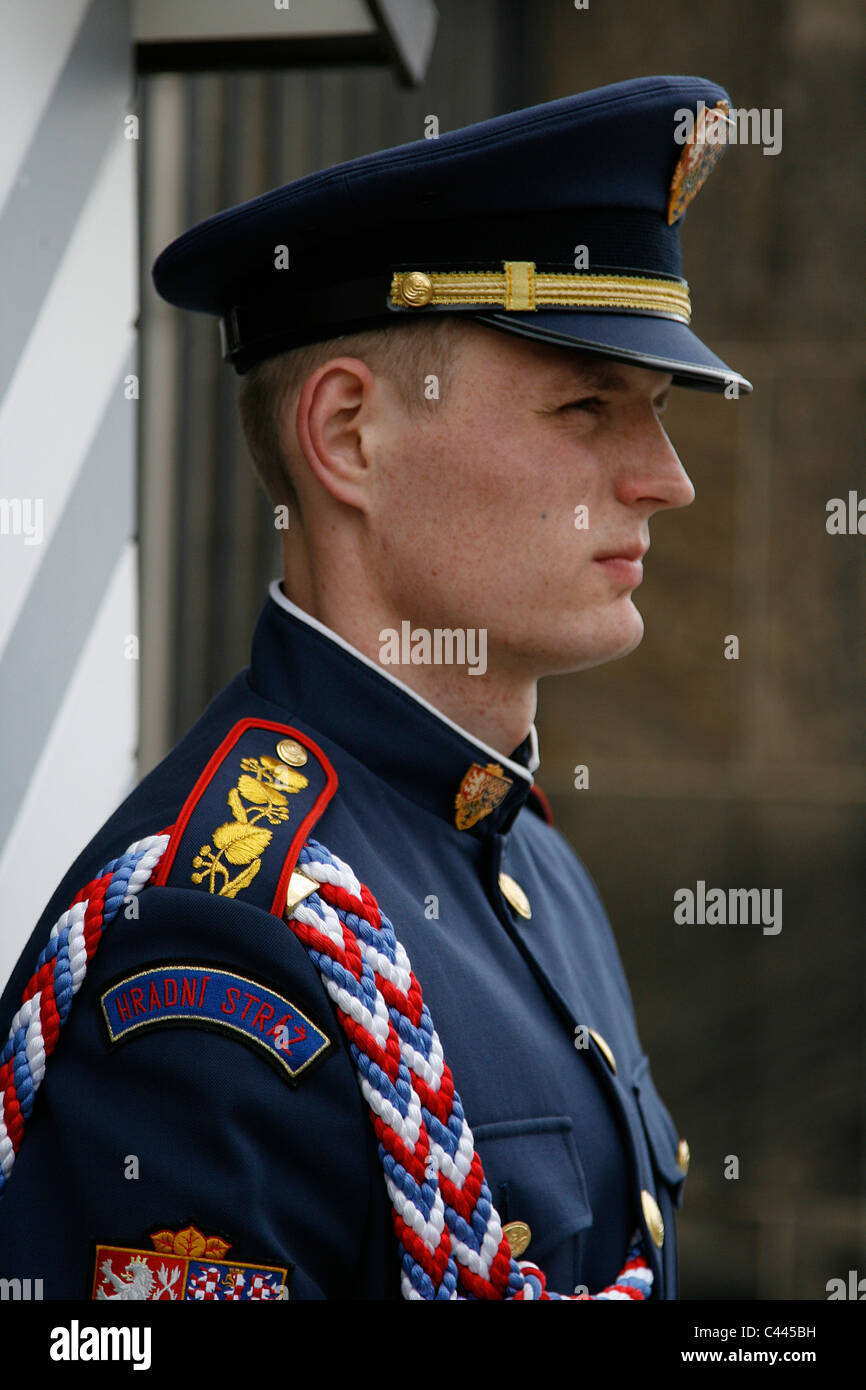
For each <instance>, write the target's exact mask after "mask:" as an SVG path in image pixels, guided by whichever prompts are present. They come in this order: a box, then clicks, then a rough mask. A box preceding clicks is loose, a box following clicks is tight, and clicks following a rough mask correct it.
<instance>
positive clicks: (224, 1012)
mask: <svg viewBox="0 0 866 1390" xmlns="http://www.w3.org/2000/svg"><path fill="white" fill-rule="evenodd" d="M101 1003H102V1016H103V1018H104V1020H105V1028H106V1032H107V1034H108V1040H109V1043H110V1044H111V1045H112V1046H116V1045H117V1044H118V1043H122V1042H124V1041H126V1040H127V1039H128V1038H130V1037H132V1036H134V1035H135V1034H137V1033H140V1032H141V1031H142V1030H144V1029H147V1028H177V1027H184V1026H185V1027H194V1028H208V1029H217V1030H220V1031H222V1030H225V1031H227V1032H229V1033H231V1034H232V1035H233V1036H234V1037H235V1038H236V1039H237V1040H238V1041H239V1042H244V1043H247V1044H249V1045H250V1046H251V1047H253V1048H255V1049H256V1050H257V1051H259V1052H261V1051H263V1052H264V1053H265V1055H266V1056H267V1057H268V1058H269V1060H270V1061H271V1062H273V1063H274V1064H275V1065H276V1066H277V1068H278V1069H279V1071H280V1072H281V1073H282V1075H283V1077H284V1079H285V1080H286V1081H288V1083H289V1085H290V1086H295V1085H297V1082H298V1080H299V1078H300V1077H301V1076H302V1074H303V1073H305V1072H306V1071H308V1070H309V1068H310V1067H312V1065H313V1063H314V1062H318V1061H320V1060H321V1059H322V1058H323V1057H324V1056H325V1055H326V1054H327V1053H328V1052H330V1051H331V1050H332V1048H333V1043H332V1041H331V1039H330V1038H329V1037H328V1036H327V1034H326V1033H324V1032H323V1031H322V1029H321V1028H319V1027H317V1026H316V1024H315V1023H313V1021H312V1019H310V1018H308V1017H307V1015H306V1014H304V1013H302V1012H301V1010H300V1009H298V1008H296V1006H295V1005H294V1004H292V1003H290V1001H289V1000H288V999H285V998H284V997H283V995H282V994H277V992H276V991H275V990H273V989H270V988H269V987H268V986H267V985H263V984H260V983H259V982H258V981H256V980H250V979H247V978H246V977H245V976H243V975H238V974H236V973H235V971H233V970H223V969H220V968H219V967H217V966H213V965H179V964H176V963H171V964H165V965H155V966H150V967H149V968H148V969H146V970H139V971H137V972H136V973H135V974H133V975H126V976H124V978H123V979H122V980H117V981H116V982H115V983H114V984H113V985H111V986H110V988H109V989H107V990H105V991H104V992H103V994H102V997H101Z"/></svg>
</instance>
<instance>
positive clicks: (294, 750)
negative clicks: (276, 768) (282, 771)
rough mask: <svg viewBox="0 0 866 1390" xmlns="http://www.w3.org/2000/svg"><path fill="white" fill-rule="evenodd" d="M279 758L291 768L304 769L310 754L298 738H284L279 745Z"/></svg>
mask: <svg viewBox="0 0 866 1390" xmlns="http://www.w3.org/2000/svg"><path fill="white" fill-rule="evenodd" d="M277 757H278V758H282V760H283V762H284V763H288V764H289V767H303V766H304V763H305V762H307V761H308V759H309V754H308V752H307V750H306V748H305V747H304V745H303V744H302V743H298V740H297V739H296V738H283V739H280V741H279V743H278V744H277Z"/></svg>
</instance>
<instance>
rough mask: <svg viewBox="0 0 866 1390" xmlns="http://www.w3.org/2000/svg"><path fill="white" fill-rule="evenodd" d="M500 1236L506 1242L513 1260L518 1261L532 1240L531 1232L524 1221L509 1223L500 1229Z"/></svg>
mask: <svg viewBox="0 0 866 1390" xmlns="http://www.w3.org/2000/svg"><path fill="white" fill-rule="evenodd" d="M502 1234H503V1235H504V1236H505V1239H506V1240H507V1241H508V1246H509V1249H510V1250H511V1253H512V1255H513V1256H514V1258H515V1260H519V1259H520V1256H521V1255H522V1254H523V1252H524V1250H525V1249H526V1247H527V1245H528V1244H529V1242H530V1241H531V1240H532V1232H531V1230H530V1229H529V1227H528V1226H527V1224H526V1222H525V1221H509V1222H508V1224H507V1225H506V1226H503V1227H502Z"/></svg>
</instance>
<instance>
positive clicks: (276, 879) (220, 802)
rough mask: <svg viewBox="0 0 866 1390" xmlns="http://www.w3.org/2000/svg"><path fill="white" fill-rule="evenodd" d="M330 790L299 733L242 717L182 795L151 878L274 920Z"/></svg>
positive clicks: (331, 783)
mask: <svg viewBox="0 0 866 1390" xmlns="http://www.w3.org/2000/svg"><path fill="white" fill-rule="evenodd" d="M336 789H337V774H336V772H335V771H334V769H333V767H332V766H331V764H330V762H329V761H328V759H327V758H326V757H325V755H324V753H323V752H322V750H321V749H320V748H319V747H318V746H317V745H316V744H315V743H314V742H313V740H312V739H311V738H310V737H309V736H308V735H307V734H304V733H302V732H301V731H300V730H299V729H293V728H291V727H289V726H288V725H285V724H275V723H271V722H270V721H268V720H263V719H242V720H241V721H240V722H239V723H238V724H235V726H234V728H233V729H232V730H231V731H230V732H229V734H228V735H227V736H226V737H225V738H224V739H223V741H222V743H221V744H220V746H219V748H217V750H216V752H215V753H214V755H213V757H212V758H211V759H210V761H209V762H208V764H207V767H206V768H205V769H204V771H203V772H202V774H201V776H200V777H199V779H198V781H197V782H196V784H195V786H194V787H193V789H192V792H191V793H190V795H189V796H188V797H187V799H186V801H185V803H184V806H183V809H182V810H181V813H180V816H179V817H178V820H177V824H176V825H175V827H174V829H173V830H172V834H171V841H170V843H169V845H168V848H167V850H166V852H165V854H164V855H163V858H162V862H161V863H160V865H159V869H158V871H157V874H156V876H155V878H154V882H155V883H156V884H162V885H166V884H169V885H171V886H172V887H176V888H193V887H195V888H199V889H202V890H203V891H204V892H206V893H214V894H216V895H218V896H219V897H222V898H239V899H241V900H242V901H244V902H248V903H250V904H252V905H253V906H254V907H261V908H264V909H265V910H266V911H268V912H273V913H275V914H276V915H277V916H281V915H282V911H283V907H284V906H285V901H286V891H287V888H288V884H289V880H290V878H291V875H292V870H293V869H294V866H295V861H296V860H297V857H298V854H299V853H300V851H301V848H302V847H303V844H304V841H305V840H306V838H307V836H308V834H309V832H310V830H311V829H312V827H313V826H314V825H315V824H316V822H317V821H318V820H319V818H320V816H321V815H322V813H323V811H324V810H325V807H326V806H327V805H328V802H329V801H330V800H331V797H332V796H333V795H334V792H335V791H336Z"/></svg>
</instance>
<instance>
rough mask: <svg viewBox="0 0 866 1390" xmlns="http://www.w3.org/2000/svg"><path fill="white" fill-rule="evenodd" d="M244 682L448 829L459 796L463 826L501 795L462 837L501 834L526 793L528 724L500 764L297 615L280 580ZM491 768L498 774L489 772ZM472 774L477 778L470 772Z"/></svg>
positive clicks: (531, 746)
mask: <svg viewBox="0 0 866 1390" xmlns="http://www.w3.org/2000/svg"><path fill="white" fill-rule="evenodd" d="M250 683H251V685H252V687H253V689H254V690H256V691H257V692H258V693H259V694H260V695H263V696H264V697H265V698H266V699H269V700H271V701H273V702H274V703H276V704H278V705H280V706H281V707H282V708H283V709H284V710H285V711H286V713H287V714H288V715H289V717H290V720H291V719H294V720H296V721H298V722H303V723H305V724H307V725H308V726H309V727H310V730H311V731H312V732H313V733H315V732H316V731H318V732H319V733H320V734H321V735H322V736H323V737H325V738H327V739H330V740H331V741H332V742H333V743H335V744H337V745H338V746H339V747H340V748H341V749H343V750H344V751H345V752H346V753H347V754H349V755H350V756H351V757H352V758H354V759H355V760H356V761H357V762H359V763H362V764H363V765H364V766H365V767H367V768H369V769H370V771H371V772H373V773H375V774H376V776H378V777H381V778H382V779H383V780H384V781H386V782H387V783H388V784H389V785H390V786H392V787H393V788H394V789H395V790H396V791H399V792H400V793H401V794H402V795H404V796H407V797H408V798H409V799H410V800H412V801H414V802H416V803H417V804H419V805H421V806H423V807H425V808H426V809H427V810H429V811H432V812H434V813H435V814H437V815H439V816H441V817H443V818H444V819H446V820H447V821H449V822H450V824H451V825H452V826H455V825H456V810H455V798H457V796H458V793H460V792H461V788H463V793H462V796H461V803H462V805H463V807H464V817H463V818H464V819H467V820H471V818H472V816H473V815H474V813H475V812H476V811H477V810H480V809H482V808H483V807H484V806H485V805H486V804H488V803H489V802H490V801H496V799H497V797H499V796H500V795H501V796H502V799H501V800H499V801H497V804H496V805H495V806H494V808H493V809H492V810H489V811H488V812H487V813H486V814H484V815H483V816H481V818H480V819H478V820H477V821H474V823H472V824H471V825H469V826H467V829H466V831H465V832H464V833H469V834H474V835H481V836H486V835H488V834H491V833H493V832H495V831H504V830H507V829H508V828H509V827H510V825H511V824H512V822H513V820H514V817H515V816H516V814H517V812H518V811H519V809H520V807H521V806H522V805H523V804H524V802H525V801H526V798H527V796H528V795H529V792H530V790H531V788H532V782H533V777H532V774H533V772H534V771H535V770H536V768H537V767H538V761H539V759H538V740H537V735H536V731H535V725H534V724H533V725H532V726H531V728H530V730H529V732H528V734H527V736H526V738H525V739H524V740H523V742H522V743H521V744H520V746H519V747H518V748H517V749H515V750H514V752H512V753H511V754H510V755H509V756H507V757H506V756H505V755H503V754H502V753H499V752H498V751H497V750H496V749H494V748H491V747H490V746H489V745H488V744H486V743H484V742H482V741H481V740H480V739H477V738H475V737H474V736H473V735H472V734H470V733H468V732H467V731H466V730H465V729H462V728H461V727H460V726H459V725H458V724H456V723H454V721H453V720H451V719H449V718H448V716H447V715H444V714H442V713H441V711H439V710H437V709H436V708H435V707H434V706H433V705H431V704H430V703H429V701H427V700H425V699H424V698H423V697H422V696H420V695H417V694H416V693H415V692H414V691H413V690H411V689H410V688H409V686H407V685H404V683H403V682H402V681H401V680H398V679H397V678H396V677H395V676H392V675H391V673H390V672H388V671H386V670H384V669H383V668H381V667H379V666H378V665H377V664H376V663H375V662H373V661H371V660H370V659H369V658H368V657H367V656H365V655H364V654H363V653H362V652H359V651H358V650H357V648H355V647H353V646H351V645H350V644H349V643H348V642H346V641H345V639H344V638H342V637H341V636H340V635H339V634H338V633H336V632H334V631H332V629H331V628H329V627H326V626H325V624H324V623H320V622H319V621H318V620H317V619H316V618H313V617H311V616H310V614H308V613H305V612H304V611H303V610H302V609H300V608H298V607H297V605H296V604H294V603H292V602H291V600H289V599H287V598H286V596H285V594H284V593H283V590H282V587H281V585H280V582H279V581H278V580H275V581H274V583H273V584H272V585H271V589H270V598H269V600H268V602H267V603H266V605H265V608H264V610H263V612H262V615H261V617H260V619H259V623H258V626H257V628H256V632H255V636H254V638H253V649H252V661H251V665H250ZM491 765H495V766H496V767H497V768H498V769H500V770H501V776H500V775H499V774H498V773H495V772H488V771H487V769H488V768H490V767H491ZM473 766H474V767H475V768H476V769H479V771H475V772H473V773H471V774H470V769H472V768H473ZM339 771H340V769H339V766H338V767H337V773H338V775H339Z"/></svg>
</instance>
